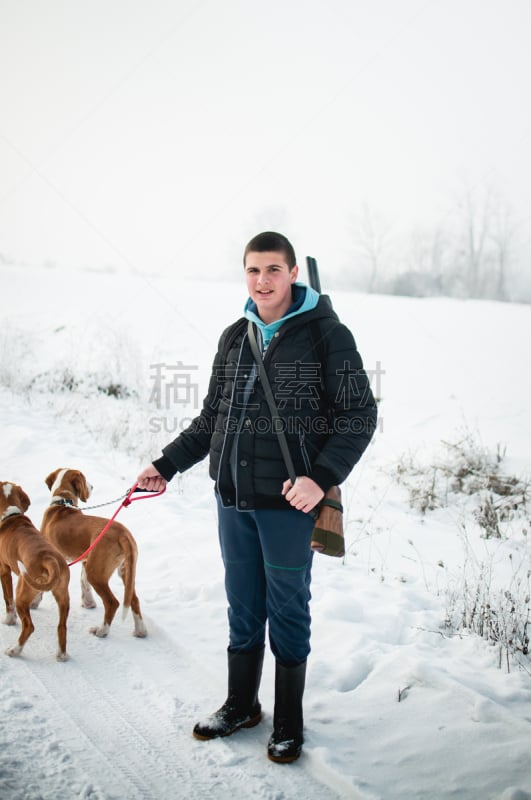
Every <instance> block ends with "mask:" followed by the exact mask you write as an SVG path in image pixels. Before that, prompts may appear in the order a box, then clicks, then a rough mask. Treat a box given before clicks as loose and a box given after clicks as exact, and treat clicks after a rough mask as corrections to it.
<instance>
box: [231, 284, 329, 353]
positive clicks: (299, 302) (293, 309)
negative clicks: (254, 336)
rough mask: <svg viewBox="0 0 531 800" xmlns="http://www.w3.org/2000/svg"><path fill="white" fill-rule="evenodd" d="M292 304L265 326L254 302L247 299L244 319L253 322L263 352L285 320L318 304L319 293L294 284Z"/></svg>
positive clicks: (303, 285)
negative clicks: (280, 315) (259, 337)
mask: <svg viewBox="0 0 531 800" xmlns="http://www.w3.org/2000/svg"><path fill="white" fill-rule="evenodd" d="M292 297H293V303H292V304H291V305H290V307H289V308H288V310H287V311H286V313H285V314H284V316H283V317H281V318H280V319H277V320H275V322H270V323H269V325H266V324H265V322H263V321H262V320H261V319H260V317H259V316H258V309H257V307H256V303H255V302H254V300H251V298H250V297H249V298H248V299H247V302H246V303H245V307H244V309H243V313H244V316H245V317H246V319H249V320H251V322H254V323H255V324H256V326H257V327H258V330H259V331H260V333H261V335H262V343H263V350H264V351H265V350H267V347H268V345H269V342H270V341H271V339H272V338H273V336H274V335H275V333H276V332H277V331H278V329H279V328H280V326H281V325H282V324H283V323H284V322H286V320H287V319H291V317H295V316H297V314H302V313H303V312H304V311H311V310H312V309H313V308H315V306H316V305H317V303H318V302H319V293H318V292H316V291H315V289H312V288H311V287H310V286H306V284H305V283H294V284H293V288H292Z"/></svg>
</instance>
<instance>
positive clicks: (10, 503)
mask: <svg viewBox="0 0 531 800" xmlns="http://www.w3.org/2000/svg"><path fill="white" fill-rule="evenodd" d="M29 507H30V499H29V497H28V495H27V494H26V492H25V491H24V489H22V488H21V487H20V486H17V484H16V483H10V482H9V481H0V516H1V515H3V514H5V513H6V512H8V511H9V510H11V509H13V510H14V509H17V508H18V510H19V511H22V513H24V511H27V510H28V508H29Z"/></svg>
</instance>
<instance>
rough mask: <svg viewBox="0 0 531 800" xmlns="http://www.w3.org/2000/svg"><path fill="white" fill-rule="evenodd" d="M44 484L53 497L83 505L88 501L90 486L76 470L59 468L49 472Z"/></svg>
mask: <svg viewBox="0 0 531 800" xmlns="http://www.w3.org/2000/svg"><path fill="white" fill-rule="evenodd" d="M45 483H46V486H47V487H48V489H49V490H50V491H51V493H52V495H53V496H54V497H63V498H65V499H69V500H70V499H71V500H73V501H74V504H77V500H78V499H79V500H82V501H83V502H84V503H86V501H87V500H88V499H89V497H90V493H91V491H92V486H91V485H90V483H89V482H88V481H87V479H86V478H85V476H84V475H83V473H82V472H80V471H79V470H78V469H68V468H59V469H56V470H54V472H50V474H49V475H48V477H47V478H45Z"/></svg>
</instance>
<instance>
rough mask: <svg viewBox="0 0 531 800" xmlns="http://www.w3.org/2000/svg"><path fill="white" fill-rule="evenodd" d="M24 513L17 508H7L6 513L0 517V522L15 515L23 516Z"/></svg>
mask: <svg viewBox="0 0 531 800" xmlns="http://www.w3.org/2000/svg"><path fill="white" fill-rule="evenodd" d="M23 513H24V512H23V511H21V510H20V508H17V506H8V507H7V509H6V511H5V512H4V513H3V514H2V516H1V517H0V522H3V521H4V520H5V519H8V518H9V517H14V516H15V514H23Z"/></svg>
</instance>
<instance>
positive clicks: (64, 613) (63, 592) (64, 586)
mask: <svg viewBox="0 0 531 800" xmlns="http://www.w3.org/2000/svg"><path fill="white" fill-rule="evenodd" d="M68 578H69V575H68V574H67V575H66V578H65V579H63V581H62V582H61V584H60V585H59V586H58V587H56V588H55V589H52V594H53V596H54V597H55V599H56V601H57V607H58V609H59V624H58V625H57V641H58V644H59V648H58V650H57V654H56V658H57V661H68V653H67V652H66V620H67V618H68V612H69V610H70V597H69V594H68Z"/></svg>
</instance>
